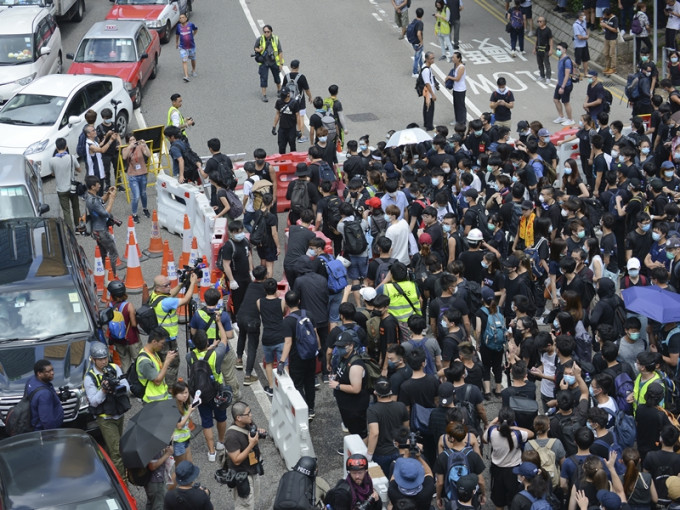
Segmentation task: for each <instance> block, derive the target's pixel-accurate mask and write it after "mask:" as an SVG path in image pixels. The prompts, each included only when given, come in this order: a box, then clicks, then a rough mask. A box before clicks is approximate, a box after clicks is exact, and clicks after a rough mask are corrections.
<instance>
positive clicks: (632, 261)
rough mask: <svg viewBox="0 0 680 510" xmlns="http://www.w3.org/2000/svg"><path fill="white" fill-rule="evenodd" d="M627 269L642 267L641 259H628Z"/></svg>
mask: <svg viewBox="0 0 680 510" xmlns="http://www.w3.org/2000/svg"><path fill="white" fill-rule="evenodd" d="M626 269H628V270H629V271H630V270H631V269H640V261H639V260H638V259H637V257H632V258H630V259H629V260H628V263H627V264H626Z"/></svg>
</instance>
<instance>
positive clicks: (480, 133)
mask: <svg viewBox="0 0 680 510" xmlns="http://www.w3.org/2000/svg"><path fill="white" fill-rule="evenodd" d="M483 132H484V131H483V130H482V129H480V130H479V131H475V136H482V133H483Z"/></svg>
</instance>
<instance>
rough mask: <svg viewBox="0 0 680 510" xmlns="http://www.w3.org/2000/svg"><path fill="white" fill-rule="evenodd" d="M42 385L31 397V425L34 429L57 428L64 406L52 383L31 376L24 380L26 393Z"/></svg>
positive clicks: (62, 416) (62, 418)
mask: <svg viewBox="0 0 680 510" xmlns="http://www.w3.org/2000/svg"><path fill="white" fill-rule="evenodd" d="M40 387H44V388H45V389H40V390H38V391H36V392H35V393H34V394H33V398H31V425H32V426H33V428H34V429H35V430H48V429H58V428H59V427H61V425H62V423H63V422H64V408H63V407H62V405H61V401H60V400H59V397H58V396H57V392H56V391H55V389H54V386H52V383H47V382H43V381H41V380H40V379H38V377H37V376H35V375H34V376H32V377H31V378H30V379H29V380H28V381H27V382H26V389H25V392H26V394H27V395H28V394H30V393H31V392H32V391H33V390H34V389H36V388H40Z"/></svg>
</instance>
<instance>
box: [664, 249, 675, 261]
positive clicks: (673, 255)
mask: <svg viewBox="0 0 680 510" xmlns="http://www.w3.org/2000/svg"><path fill="white" fill-rule="evenodd" d="M666 258H667V259H668V260H673V259H674V258H675V253H673V252H670V251H667V252H666Z"/></svg>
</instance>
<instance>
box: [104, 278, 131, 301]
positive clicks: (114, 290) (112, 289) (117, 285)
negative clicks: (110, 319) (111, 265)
mask: <svg viewBox="0 0 680 510" xmlns="http://www.w3.org/2000/svg"><path fill="white" fill-rule="evenodd" d="M106 288H107V289H108V291H109V294H111V297H115V298H117V297H123V296H124V295H125V294H126V292H127V291H126V290H125V284H124V283H123V282H121V281H120V280H113V281H112V282H109V284H108V285H107V286H106Z"/></svg>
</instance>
